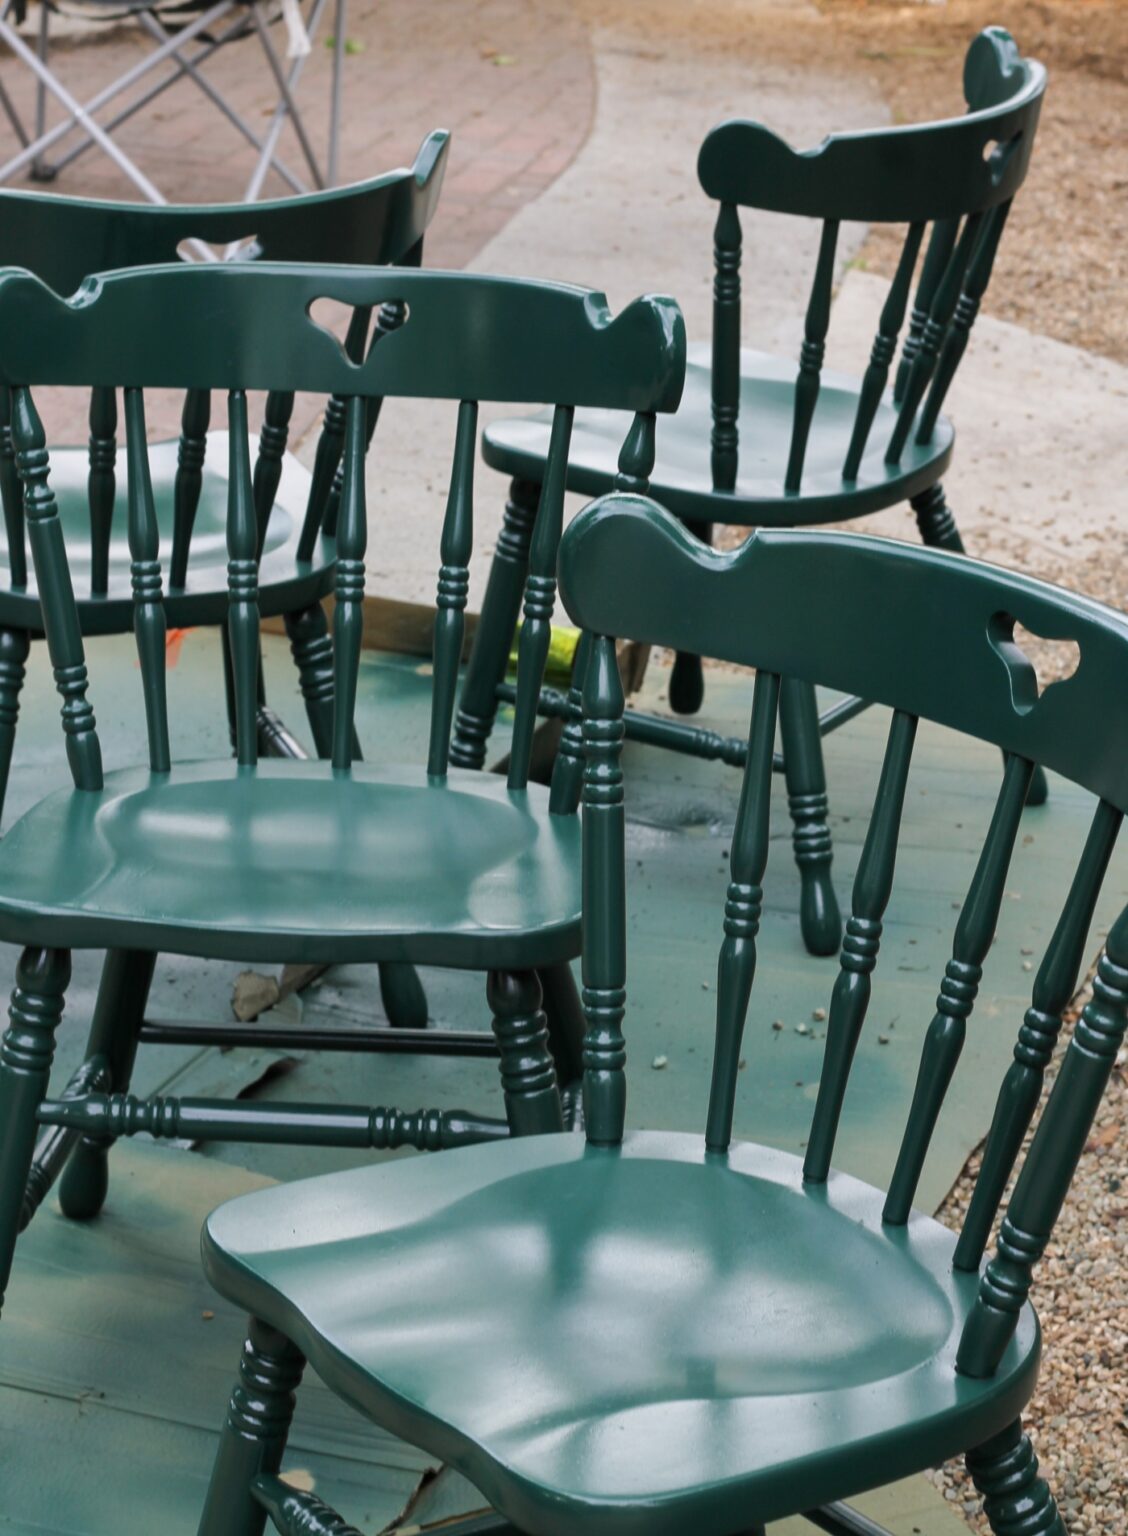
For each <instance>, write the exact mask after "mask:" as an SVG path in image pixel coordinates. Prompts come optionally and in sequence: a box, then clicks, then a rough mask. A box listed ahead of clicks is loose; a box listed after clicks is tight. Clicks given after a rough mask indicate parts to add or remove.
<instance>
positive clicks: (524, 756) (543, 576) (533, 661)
mask: <svg viewBox="0 0 1128 1536" xmlns="http://www.w3.org/2000/svg"><path fill="white" fill-rule="evenodd" d="M574 417H575V411H574V409H573V408H572V406H570V405H558V406H557V407H556V409H555V411H554V412H553V414H552V432H551V435H550V437H549V444H548V458H547V461H546V463H545V474H544V479H543V480H542V482H541V493H540V501H539V503H538V506H537V515H536V519H535V521H534V523H533V535H532V540H531V542H530V545H529V574H528V577H527V578H526V581H525V605H524V622H523V624H522V626H521V638H520V641H519V642H518V646H517V698H516V702H515V709H514V718H513V741H512V744H511V746H510V749H509V788H510V789H524V788H525V787H526V786H527V784H528V782H529V767H530V764H531V762H532V756H533V737H534V735H535V733H536V728H537V706H538V704H539V702H540V691H541V687H542V686H543V683H544V672H545V667H546V665H547V663H548V648H549V644H550V643H551V640H552V614H553V609H554V608H555V606H556V559H557V554H558V552H559V549H560V534H561V531H562V529H563V526H564V491H565V483H566V480H567V474H568V446H569V443H570V441H571V436H572V421H573V418H574Z"/></svg>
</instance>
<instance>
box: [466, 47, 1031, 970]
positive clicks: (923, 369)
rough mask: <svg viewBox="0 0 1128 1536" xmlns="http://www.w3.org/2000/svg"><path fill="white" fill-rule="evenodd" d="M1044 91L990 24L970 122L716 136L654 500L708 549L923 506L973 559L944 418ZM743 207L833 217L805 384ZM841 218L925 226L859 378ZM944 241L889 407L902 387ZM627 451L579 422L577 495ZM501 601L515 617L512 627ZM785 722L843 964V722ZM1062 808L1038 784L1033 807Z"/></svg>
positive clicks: (496, 439) (718, 131) (485, 447)
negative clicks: (744, 333)
mask: <svg viewBox="0 0 1128 1536" xmlns="http://www.w3.org/2000/svg"><path fill="white" fill-rule="evenodd" d="M1045 83H1046V80H1045V71H1044V70H1043V68H1042V66H1041V65H1039V64H1037V63H1035V62H1033V61H1030V60H1026V59H1023V58H1022V57H1021V56H1020V54H1019V52H1018V49H1017V47H1016V46H1015V44H1014V41H1013V40H1012V39H1011V37H1010V36H1009V34H1007V33H1006V32H1004V31H1003V30H1002V29H1001V28H998V27H989V28H987V29H986V30H985V31H984V32H982V33H981V34H980V35H979V36H978V37H977V38H976V39H975V41H974V42H973V43H972V45H971V47H970V49H969V50H968V54H967V59H966V62H965V68H964V95H965V99H966V101H967V106H968V111H967V113H966V114H965V115H964V116H963V117H960V118H953V119H950V120H946V121H940V122H933V123H923V124H913V125H898V126H896V127H887V128H880V129H874V130H871V131H865V132H855V133H843V134H833V135H831V136H830V137H828V138H827V139H825V140H824V141H823V142H822V143H821V144H820V145H818V146H817V147H816V148H814V149H811V150H805V151H796V150H793V149H792V148H791V147H790V146H789V145H787V144H785V143H784V142H783V140H781V139H780V138H778V137H777V135H775V134H774V133H772V132H771V131H770V130H769V129H767V128H765V127H763V126H762V125H761V124H759V123H752V122H745V121H732V122H727V123H723V124H721V125H720V126H719V127H717V128H715V129H714V130H713V131H712V132H711V133H710V134H709V135H708V137H707V138H706V140H705V142H704V144H703V145H702V147H701V152H700V155H699V157H698V166H697V170H698V179H699V181H700V184H701V187H702V189H703V190H704V192H705V193H706V195H707V196H708V197H710V198H712V199H714V200H716V201H717V202H718V204H719V208H718V213H717V219H716V224H715V228H714V237H713V238H714V267H715V271H714V284H713V299H714V307H713V336H712V342H711V344H710V345H708V346H705V347H702V348H700V349H697V348H695V349H694V351H693V354H692V355H691V362H690V368H689V371H688V374H687V378H686V388H685V393H684V396H683V400H682V405H681V408H680V409H679V411H678V413H677V415H676V416H675V417H674V418H673V420H672V421H670V422H668V423H663V427H662V430H661V431H660V432H659V434H658V456H657V461H656V464H655V467H654V473H653V475H652V477H651V487H650V489H651V492H652V494H653V495H654V496H655V497H656V498H657V499H658V500H659V501H661V502H662V504H663V505H664V506H666V507H667V508H668V509H669V510H670V511H672V512H674V513H676V514H677V515H678V516H679V517H680V518H682V519H683V520H684V521H685V522H686V523H687V524H690V525H692V529H693V531H694V532H695V533H696V534H697V535H698V536H699V537H701V538H702V539H703V540H704V541H705V542H708V541H709V535H710V527H711V525H712V524H713V523H726V524H735V525H738V526H742V527H752V526H761V527H765V526H766V527H795V526H803V525H809V524H815V523H825V522H842V521H846V520H848V519H850V518H854V517H862V516H865V515H867V514H869V513H871V512H875V511H879V510H882V509H884V508H886V507H892V506H896V505H897V504H899V503H900V502H903V501H910V502H911V503H912V505H913V507H914V510H916V512H917V516H918V522H919V526H920V531H921V535H922V537H923V539H924V541H925V542H926V543H927V544H931V545H934V546H936V547H942V548H950V549H959V548H960V547H961V546H960V543H959V535H958V533H957V532H956V528H955V523H954V520H953V519H952V516H951V513H950V512H949V511H948V509H947V506H946V503H945V501H944V496H943V491H942V489H941V486H940V481H941V477H942V476H943V474H944V473H945V471H946V469H947V467H948V464H949V462H950V459H951V453H952V446H953V431H952V426H951V423H950V422H949V421H948V420H947V418H946V417H944V416H943V414H942V411H941V408H942V406H943V402H944V398H945V395H946V393H947V390H948V387H949V385H950V383H951V381H952V378H953V376H954V374H955V371H956V368H957V367H958V364H959V362H960V359H961V358H962V356H963V353H964V350H965V348H966V345H967V340H968V335H969V333H970V330H971V327H972V325H973V324H974V321H975V316H976V313H977V311H978V308H979V303H980V300H981V299H982V296H983V293H984V291H985V289H986V286H987V283H988V280H989V278H990V274H991V268H992V264H993V262H994V257H995V252H996V249H997V246H998V242H999V239H1000V237H1001V234H1002V231H1003V226H1004V224H1005V221H1006V216H1007V212H1008V210H1009V207H1010V203H1011V200H1012V199H1013V197H1014V195H1015V193H1016V192H1017V191H1018V189H1019V187H1020V186H1021V184H1022V182H1023V180H1024V178H1025V175H1026V171H1027V167H1028V164H1029V159H1030V154H1031V150H1032V148H1033V142H1034V134H1035V130H1036V128H1037V123H1038V116H1039V112H1040V110H1041V103H1042V97H1043V94H1044V91H1045ZM742 207H743V208H750V209H763V210H770V211H772V212H775V213H785V214H794V215H801V216H804V217H807V218H813V219H818V220H820V221H821V239H820V245H819V252H818V259H817V262H816V265H815V272H814V278H813V281H812V286H811V293H810V300H809V303H808V307H807V313H806V322H805V328H804V340H803V343H802V347H801V349H800V357H799V366H798V369H797V370H796V368H795V366H794V364H791V363H788V362H786V361H784V360H782V359H779V358H772V357H765V356H763V355H762V354H757V353H753V352H748V351H743V350H742V349H741V345H740V340H741V337H740V332H741V277H740V259H741V227H740V209H741V208H742ZM843 220H860V221H866V222H886V223H896V224H905V225H907V229H906V234H905V239H904V243H903V247H902V254H901V258H900V261H899V263H898V267H897V271H896V275H895V277H894V281H893V283H892V285H891V288H890V293H889V296H888V300H887V302H886V304H885V306H884V308H883V310H882V315H881V319H880V322H879V326H878V333H877V336H876V337H875V338H874V342H873V346H872V349H871V352H870V358H869V363H868V366H867V367H866V368H865V371H864V373H863V374H862V376H861V378H858V377H856V376H853V375H847V374H841V373H839V374H829V373H824V372H823V366H822V365H823V357H824V353H825V343H826V337H827V330H828V327H829V322H830V300H831V292H832V285H833V279H834V253H835V248H836V243H837V239H838V232H839V226H840V223H841V221H843ZM929 227H930V228H931V234H930V236H929V240H928V244H927V255H926V258H925V261H924V263H923V267H922V271H921V276H920V280H919V282H918V284H917V288H916V294H915V300H914V304H913V309H912V316H911V319H910V324H909V332H908V336H907V337H906V340H905V344H904V350H903V353H902V360H901V363H900V365H899V367H898V369H897V374H896V389H895V390H894V392H893V395H892V397H890V396H888V395H887V394H886V385H887V382H888V379H889V374H890V370H891V367H892V365H893V362H894V359H895V356H896V351H897V344H898V339H899V336H900V332H901V329H902V326H903V323H904V319H905V312H906V308H907V306H908V300H909V293H910V289H911V288H912V284H913V276H914V272H915V269H916V266H917V260H918V255H919V252H920V249H921V246H922V243H923V241H924V237H925V232H926V229H927V228H929ZM547 434H548V422H547V418H546V417H544V416H543V415H542V416H540V417H534V418H532V419H526V420H509V421H502V422H497V423H492V424H491V425H490V426H489V427H488V428H487V430H486V432H485V434H484V436H483V443H482V451H483V456H484V458H485V460H486V462H487V463H488V464H489V465H491V467H493V468H495V469H499V470H501V471H502V472H503V473H505V474H508V475H512V476H514V477H516V479H517V480H519V481H522V482H533V483H536V482H539V481H540V480H541V479H542V478H543V475H544V470H543V464H544V457H545V452H546V446H547ZM621 436H622V424H621V423H620V422H617V421H616V420H615V419H614V418H613V417H612V416H611V415H610V414H609V413H597V412H589V411H580V412H578V413H577V415H576V421H575V429H574V433H573V441H572V450H571V455H570V459H569V476H568V487H569V489H570V490H573V491H579V492H581V493H583V494H585V495H588V496H599V495H603V494H606V492H608V491H609V490H611V489H612V486H613V480H612V476H613V474H614V464H615V460H614V447H615V445H616V444H617V442H618V440H619V439H620V438H621ZM506 558H507V559H508V558H509V556H508V553H507V556H506ZM511 579H512V578H511ZM497 585H498V588H499V590H498V591H497V592H496V593H495V591H494V590H493V588H491V590H490V591H489V593H488V594H487V605H486V606H485V607H484V609H483V623H482V625H481V627H480V629H479V631H478V637H479V638H478V641H477V643H476V651H475V655H474V656H473V657H472V658H471V664H470V673H469V675H468V679H467V694H468V698H469V705H470V706H472V707H468V709H467V715H468V720H467V727H468V728H467V731H466V732H465V733H464V735H463V736H461V737H460V739H459V741H458V743H457V748H456V760H457V761H459V762H461V763H462V764H463V765H464V766H467V767H471V766H475V765H476V761H477V760H480V759H482V758H484V742H483V741H482V740H481V737H482V732H483V723H482V722H483V721H484V722H485V724H484V730H485V732H486V733H487V734H488V730H489V722H490V719H491V718H492V716H489V715H488V711H487V709H486V708H484V706H483V702H482V701H483V700H484V699H485V697H486V695H487V694H488V688H489V684H490V683H492V684H493V685H494V686H495V687H496V686H497V684H498V683H500V682H501V680H502V675H503V673H502V669H501V668H500V666H499V661H498V656H499V653H500V650H501V647H500V644H499V643H498V642H497V641H496V640H495V639H494V636H493V630H494V627H495V626H496V627H497V628H498V629H501V628H504V626H505V625H506V624H507V623H508V622H509V613H510V611H511V609H512V600H511V599H509V600H508V601H507V600H506V597H505V595H504V593H503V591H502V590H501V589H502V588H504V587H505V582H504V580H503V578H502V577H501V576H500V575H499V580H498V584H497ZM491 601H497V603H498V612H497V616H496V618H495V616H494V615H493V614H492V613H491V612H490V611H489V607H488V603H489V602H491ZM509 633H510V634H511V633H512V628H511V626H510V629H509ZM479 647H480V649H481V652H482V654H481V655H480V656H479V654H478V653H477V652H478V648H479ZM487 652H488V654H487ZM703 691H704V680H703V675H702V672H701V666H700V662H699V660H698V659H697V656H696V655H695V654H694V653H690V652H679V655H678V662H677V665H676V667H675V671H674V677H673V679H672V680H671V687H670V703H671V706H672V708H673V709H674V710H675V711H677V712H679V713H686V714H693V713H695V712H696V710H697V709H698V708H699V707H700V703H701V698H702V695H703ZM782 715H783V722H784V727H785V733H786V735H787V736H788V738H789V740H788V742H787V743H786V745H785V748H784V758H785V760H786V759H787V758H788V757H790V758H792V767H791V773H790V775H789V792H790V793H791V795H792V797H793V802H794V805H795V842H796V852H797V856H798V857H799V859H800V868H801V870H802V872H803V876H804V881H805V885H806V899H805V902H804V911H803V913H802V923H803V933H804V938H805V940H806V942H807V946H808V948H809V949H810V950H811V951H812V952H813V953H816V954H826V953H829V952H832V951H833V950H834V949H835V948H836V947H837V944H838V940H839V937H840V934H841V920H840V917H839V913H838V905H837V900H836V897H835V892H834V887H833V884H832V882H831V878H830V845H829V839H827V840H826V843H825V856H824V855H823V853H820V854H819V856H818V857H816V856H815V853H814V848H815V843H816V841H817V838H813V837H812V836H811V835H810V828H811V826H812V825H813V826H817V825H819V824H821V823H824V822H825V794H826V785H825V776H824V773H823V768H822V749H821V740H820V738H821V735H822V734H825V733H826V731H827V730H830V729H834V728H836V726H837V724H838V723H839V722H837V721H822V722H819V720H818V718H817V714H816V711H815V709H814V704H813V701H812V699H811V698H810V695H809V693H808V695H807V698H806V700H805V702H804V701H801V700H799V699H798V697H797V696H796V693H795V690H790V689H788V690H785V698H784V707H783V711H782ZM664 744H665V745H667V746H669V747H671V748H672V749H673V750H688V751H691V752H694V753H698V752H699V748H700V747H701V746H702V745H704V744H703V743H700V742H699V741H698V740H697V739H696V738H694V737H693V736H691V735H683V736H681V737H678V736H677V735H676V734H674V733H667V735H666V740H665V742H664ZM718 755H721V756H722V757H723V756H724V753H723V752H722V753H720V754H718ZM1044 798H1045V781H1044V778H1043V777H1042V775H1041V770H1040V769H1039V770H1037V772H1036V778H1035V787H1034V788H1033V790H1032V792H1031V803H1039V802H1040V801H1041V800H1043V799H1044ZM800 850H802V852H801V851H800Z"/></svg>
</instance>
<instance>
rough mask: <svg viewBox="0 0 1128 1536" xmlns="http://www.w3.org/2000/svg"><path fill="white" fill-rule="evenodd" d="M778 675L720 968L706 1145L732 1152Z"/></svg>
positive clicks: (752, 767) (748, 796) (732, 873)
mask: <svg viewBox="0 0 1128 1536" xmlns="http://www.w3.org/2000/svg"><path fill="white" fill-rule="evenodd" d="M779 684H780V680H779V674H778V673H775V672H757V674H756V684H755V690H754V693H753V698H752V725H751V728H750V730H749V735H748V758H747V765H746V767H745V771H744V780H743V783H742V784H741V788H740V807H739V809H738V811H737V814H736V827H735V829H734V831H733V835H732V850H731V852H730V854H729V877H730V878H729V886H728V891H727V893H726V895H725V925H724V933H725V936H724V942H723V943H722V945H721V953H720V957H719V959H718V961H717V1026H716V1041H715V1044H714V1047H713V1078H712V1083H711V1084H710V1088H709V1112H708V1117H707V1120H706V1126H705V1145H706V1147H707V1148H708V1149H709V1151H710V1152H727V1151H728V1146H729V1142H730V1140H731V1139H732V1117H733V1107H734V1105H735V1102H736V1081H737V1073H738V1070H739V1067H740V1045H741V1041H742V1040H743V1038H744V1021H745V1019H746V1018H747V1015H748V1001H749V998H750V997H751V996H752V983H753V980H754V979H755V975H756V935H757V934H758V933H759V931H760V914H761V912H762V910H763V904H764V870H765V869H766V867H767V862H768V842H769V839H770V820H771V799H772V757H773V753H774V748H775V734H776V720H777V718H778V715H779Z"/></svg>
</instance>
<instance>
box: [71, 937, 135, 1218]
mask: <svg viewBox="0 0 1128 1536" xmlns="http://www.w3.org/2000/svg"><path fill="white" fill-rule="evenodd" d="M156 964H157V957H156V955H155V954H153V953H151V952H149V951H146V950H138V949H111V950H110V951H109V952H108V954H107V955H106V959H105V963H104V965H103V967H102V979H101V981H100V982H99V984H98V999H97V1001H96V1002H95V1004H94V1017H93V1019H92V1020H91V1022H90V1038H89V1041H88V1042H87V1046H86V1061H87V1062H88V1063H89V1062H91V1061H94V1060H95V1059H97V1058H100V1059H101V1060H102V1061H104V1062H105V1064H106V1071H107V1074H108V1078H109V1081H108V1085H107V1086H108V1090H109V1091H112V1092H114V1093H127V1092H128V1090H129V1079H130V1077H131V1076H132V1074H133V1062H134V1059H135V1058H136V1055H137V1040H138V1036H139V1035H140V1032H141V1026H142V1024H143V1023H144V1022H145V1008H146V1005H147V1004H148V1001H149V988H150V987H151V986H152V984H153V971H154V969H155V968H156ZM113 1144H114V1138H113V1137H112V1136H82V1137H80V1138H79V1140H78V1142H77V1144H76V1145H75V1148H74V1151H73V1152H72V1153H71V1155H70V1159H69V1160H68V1162H67V1165H66V1167H65V1169H64V1170H63V1176H62V1180H61V1182H60V1184H59V1205H60V1206H61V1208H62V1211H63V1214H64V1215H65V1216H69V1217H71V1219H72V1220H74V1221H90V1220H91V1219H92V1218H93V1217H95V1216H97V1214H98V1212H99V1211H100V1210H101V1209H102V1206H103V1205H104V1204H105V1200H106V1192H107V1190H108V1189H109V1184H110V1161H109V1159H110V1148H111V1147H112V1146H113Z"/></svg>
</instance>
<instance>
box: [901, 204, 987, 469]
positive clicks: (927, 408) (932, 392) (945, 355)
mask: <svg viewBox="0 0 1128 1536" xmlns="http://www.w3.org/2000/svg"><path fill="white" fill-rule="evenodd" d="M1010 210H1011V202H1010V200H1008V201H1007V202H1005V203H1000V204H999V206H998V207H997V208H992V209H991V210H990V212H989V213H988V214H987V216H986V220H985V223H984V227H983V230H982V232H981V233H980V237H979V241H978V244H977V245H976V248H975V255H974V256H973V257H972V259H971V262H970V264H969V266H968V271H967V278H966V280H965V282H964V284H963V288H962V290H961V292H960V296H959V298H958V299H957V301H956V307H955V310H954V312H953V314H952V318H951V322H950V324H949V325H948V327H947V330H946V331H945V335H944V342H943V347H942V350H941V352H940V356H939V358H938V359H937V361H936V367H935V371H934V373H933V376H932V383H931V385H930V386H929V390H928V398H927V399H926V401H925V403H924V407H923V409H922V411H921V413H920V421H919V422H918V424H917V431H916V440H917V442H918V443H930V442H931V441H932V434H933V432H934V431H935V430H936V423H937V421H938V420H939V418H940V411H941V408H942V407H943V404H944V400H945V397H946V396H947V393H948V386H949V385H950V384H951V382H952V379H953V378H954V377H955V373H956V369H957V368H958V367H959V365H960V362H961V360H962V358H963V355H964V353H965V351H966V350H967V343H968V339H969V337H970V335H971V328H972V326H973V325H974V324H975V318H976V316H977V315H978V313H979V305H980V303H981V302H982V299H983V295H984V293H985V292H986V290H987V284H988V282H989V281H990V277H991V270H992V268H993V266H994V264H995V253H996V252H997V251H998V249H999V241H1000V239H1001V238H1002V234H1003V229H1004V228H1005V226H1006V222H1007V215H1008V214H1009V213H1010Z"/></svg>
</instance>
